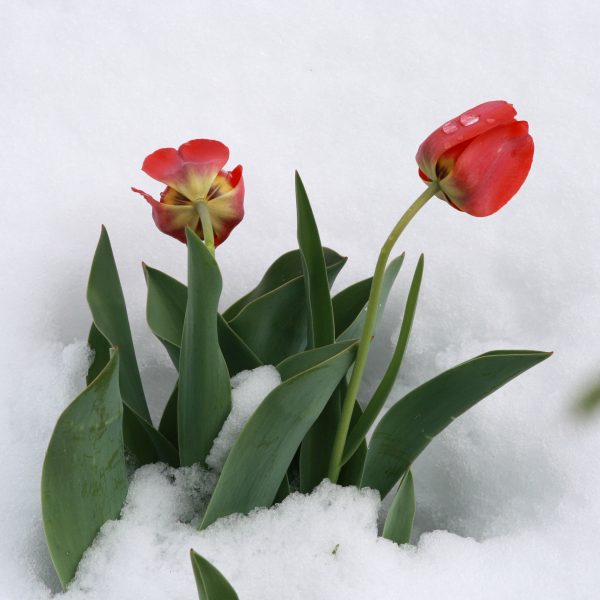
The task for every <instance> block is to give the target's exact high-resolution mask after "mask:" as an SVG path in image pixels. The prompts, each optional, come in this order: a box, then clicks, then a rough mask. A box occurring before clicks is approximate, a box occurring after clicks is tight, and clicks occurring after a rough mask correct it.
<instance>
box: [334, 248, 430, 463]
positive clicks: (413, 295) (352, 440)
mask: <svg viewBox="0 0 600 600" xmlns="http://www.w3.org/2000/svg"><path fill="white" fill-rule="evenodd" d="M424 264H425V258H424V256H423V255H422V254H421V257H420V258H419V262H418V263H417V267H416V269H415V273H414V275H413V279H412V282H411V284H410V289H409V291H408V297H407V299H406V306H405V308H404V316H403V318H402V326H401V327H400V333H399V337H398V342H397V343H396V348H395V349H394V353H393V355H392V359H391V360H390V364H389V365H388V368H387V369H386V372H385V374H384V376H383V378H382V379H381V382H380V383H379V385H378V386H377V389H376V390H375V393H374V394H373V396H372V398H371V400H369V403H368V404H367V406H366V408H365V410H364V412H363V414H362V416H361V417H360V419H359V420H358V422H357V423H356V424H355V425H354V426H353V427H352V428H351V429H350V434H349V435H348V439H347V441H346V447H345V448H344V456H343V458H342V464H345V463H346V461H348V460H350V458H351V457H352V455H353V454H354V452H356V450H357V449H358V447H359V446H360V445H361V443H362V441H363V440H364V439H365V437H366V436H367V433H368V432H369V429H371V426H372V425H373V423H375V419H377V416H378V415H379V413H380V412H381V409H382V408H383V407H384V405H385V402H386V400H387V399H388V396H389V395H390V392H391V391H392V388H393V387H394V383H395V381H396V378H397V377H398V372H399V371H400V365H401V364H402V359H403V357H404V352H405V350H406V346H407V345H408V338H409V336H410V330H411V329H412V324H413V320H414V318H415V311H416V309H417V302H418V300H419V290H420V289H421V280H422V279H423V267H424Z"/></svg>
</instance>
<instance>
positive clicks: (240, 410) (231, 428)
mask: <svg viewBox="0 0 600 600" xmlns="http://www.w3.org/2000/svg"><path fill="white" fill-rule="evenodd" d="M280 383H281V377H280V375H279V371H277V369H276V368H275V367H273V366H272V365H265V366H263V367H258V368H257V369H253V370H252V371H242V372H241V373H238V374H237V375H236V376H235V377H232V379H231V387H232V393H231V412H230V413H229V416H228V417H227V419H226V421H225V423H223V428H222V429H221V431H220V432H219V435H218V436H217V438H216V439H215V441H214V444H213V447H212V448H211V450H210V454H209V455H208V458H207V459H206V464H207V465H208V466H209V467H211V468H212V469H213V470H214V471H215V472H217V473H220V472H221V470H222V469H223V465H224V464H225V459H226V458H227V455H228V454H229V450H231V447H232V446H233V444H234V443H235V441H236V440H237V438H238V436H239V435H240V432H241V431H242V428H243V427H244V425H245V424H246V423H247V422H248V419H249V418H250V417H251V416H252V413H253V412H254V411H255V410H256V407H257V406H258V405H259V404H260V403H261V402H262V401H263V400H264V399H265V397H266V395H267V394H268V393H269V392H270V391H271V390H274V389H275V388H276V387H277V386H278V385H279V384H280Z"/></svg>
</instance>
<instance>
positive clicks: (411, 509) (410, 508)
mask: <svg viewBox="0 0 600 600" xmlns="http://www.w3.org/2000/svg"><path fill="white" fill-rule="evenodd" d="M416 508H417V505H416V502H415V484H414V482H413V476H412V473H411V471H410V469H409V470H408V471H406V473H405V474H404V475H403V476H402V480H401V481H400V485H399V486H398V491H397V492H396V495H395V496H394V500H393V502H392V504H391V506H390V508H389V510H388V514H387V516H386V518H385V523H384V525H383V537H384V538H386V539H388V540H392V542H396V544H409V543H410V535H411V533H412V527H413V522H414V520H415V511H416Z"/></svg>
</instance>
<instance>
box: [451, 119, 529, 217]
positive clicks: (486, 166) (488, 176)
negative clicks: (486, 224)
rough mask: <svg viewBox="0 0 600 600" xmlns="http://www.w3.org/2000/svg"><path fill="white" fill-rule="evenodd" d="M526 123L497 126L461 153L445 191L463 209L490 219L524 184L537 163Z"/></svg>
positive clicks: (517, 122) (519, 122)
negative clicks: (534, 161)
mask: <svg viewBox="0 0 600 600" xmlns="http://www.w3.org/2000/svg"><path fill="white" fill-rule="evenodd" d="M533 150H534V148H533V139H532V137H531V136H530V135H529V128H528V124H527V122H526V121H515V122H514V123H510V124H508V125H503V126H500V127H495V128H493V129H491V130H489V131H487V132H486V133H483V134H481V135H479V136H478V137H476V138H475V139H473V140H472V141H471V143H470V144H468V145H467V146H466V148H465V149H464V150H463V151H462V152H461V153H460V155H459V156H458V157H457V159H456V163H455V164H454V167H453V169H452V171H451V173H450V174H449V175H448V177H446V178H445V179H444V180H443V181H442V182H441V187H442V190H443V191H444V192H445V193H446V194H447V196H448V197H449V198H450V199H451V200H452V202H453V203H454V204H455V205H456V206H457V207H458V208H460V210H462V211H464V212H466V213H469V214H470V215H473V216H476V217H486V216H488V215H491V214H493V213H495V212H496V211H497V210H499V209H500V208H502V207H503V206H504V205H505V204H506V203H507V202H508V201H509V200H510V199H511V198H512V197H513V196H514V195H515V194H516V193H517V192H518V191H519V188H520V187H521V186H522V185H523V182H524V181H525V179H526V178H527V175H528V173H529V170H530V168H531V163H532V160H533Z"/></svg>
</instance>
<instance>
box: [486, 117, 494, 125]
mask: <svg viewBox="0 0 600 600" xmlns="http://www.w3.org/2000/svg"><path fill="white" fill-rule="evenodd" d="M485 122H486V123H489V124H490V125H491V124H492V123H495V122H496V119H492V117H488V118H487V119H486V120H485Z"/></svg>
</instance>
